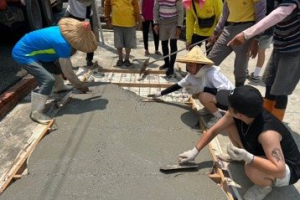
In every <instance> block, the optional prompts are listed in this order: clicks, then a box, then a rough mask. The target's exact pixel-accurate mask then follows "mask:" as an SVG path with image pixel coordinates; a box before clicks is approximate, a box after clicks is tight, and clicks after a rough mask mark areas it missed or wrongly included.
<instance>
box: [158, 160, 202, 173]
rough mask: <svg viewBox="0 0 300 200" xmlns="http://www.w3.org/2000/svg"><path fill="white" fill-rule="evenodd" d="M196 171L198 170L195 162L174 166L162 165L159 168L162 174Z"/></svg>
mask: <svg viewBox="0 0 300 200" xmlns="http://www.w3.org/2000/svg"><path fill="white" fill-rule="evenodd" d="M198 169H199V165H198V164H197V163H195V162H188V163H179V164H174V165H164V166H161V167H160V168H159V170H160V171H162V172H172V171H184V170H198Z"/></svg>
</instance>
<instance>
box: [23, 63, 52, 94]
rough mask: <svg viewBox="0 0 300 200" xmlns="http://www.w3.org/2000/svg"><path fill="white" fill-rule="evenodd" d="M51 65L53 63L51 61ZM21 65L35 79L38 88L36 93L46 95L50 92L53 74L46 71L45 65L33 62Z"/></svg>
mask: <svg viewBox="0 0 300 200" xmlns="http://www.w3.org/2000/svg"><path fill="white" fill-rule="evenodd" d="M48 64H49V63H48ZM53 65H55V64H54V63H53ZM22 67H23V68H24V69H25V70H26V71H27V72H28V73H29V74H31V75H32V76H34V78H35V79H36V81H37V83H38V86H39V88H40V89H39V91H38V93H40V94H43V95H47V96H48V95H50V94H51V92H52V89H53V86H54V83H55V79H54V77H53V75H52V74H51V73H50V72H49V71H47V69H46V68H45V67H43V65H42V64H40V63H37V62H34V63H30V64H27V65H22ZM53 67H54V66H53ZM56 67H57V66H56Z"/></svg>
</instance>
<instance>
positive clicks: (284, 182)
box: [274, 164, 291, 187]
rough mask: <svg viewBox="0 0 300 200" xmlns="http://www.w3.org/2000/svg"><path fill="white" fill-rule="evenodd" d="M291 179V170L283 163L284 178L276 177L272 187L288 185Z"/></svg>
mask: <svg viewBox="0 0 300 200" xmlns="http://www.w3.org/2000/svg"><path fill="white" fill-rule="evenodd" d="M290 179H291V171H290V168H289V166H288V165H287V164H285V177H284V178H281V179H279V178H276V179H275V182H274V187H283V186H286V185H289V183H290Z"/></svg>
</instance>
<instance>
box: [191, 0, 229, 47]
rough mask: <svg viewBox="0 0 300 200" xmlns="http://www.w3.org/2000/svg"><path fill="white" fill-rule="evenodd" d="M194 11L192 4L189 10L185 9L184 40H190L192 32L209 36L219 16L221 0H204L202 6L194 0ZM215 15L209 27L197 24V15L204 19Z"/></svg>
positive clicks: (221, 5) (221, 6)
mask: <svg viewBox="0 0 300 200" xmlns="http://www.w3.org/2000/svg"><path fill="white" fill-rule="evenodd" d="M194 4H195V8H196V12H197V14H196V13H195V11H194V8H193V5H192V4H191V7H190V9H189V10H186V41H187V42H191V41H192V36H193V34H197V35H200V36H208V37H209V36H211V35H212V33H213V31H214V29H215V26H216V25H217V23H218V21H219V18H220V16H221V14H222V8H223V3H222V0H206V1H205V3H204V5H203V7H201V9H200V8H199V3H198V1H194ZM213 15H215V16H216V17H215V24H214V25H213V26H212V27H210V28H200V27H199V25H198V17H199V18H202V19H205V18H210V17H212V16H213Z"/></svg>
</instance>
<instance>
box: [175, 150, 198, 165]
mask: <svg viewBox="0 0 300 200" xmlns="http://www.w3.org/2000/svg"><path fill="white" fill-rule="evenodd" d="M198 153H199V151H198V149H197V148H196V147H194V148H193V149H192V150H189V151H185V152H183V153H182V154H179V156H178V160H179V162H180V163H186V162H190V161H194V160H195V158H196V156H197V155H198Z"/></svg>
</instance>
